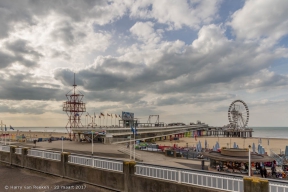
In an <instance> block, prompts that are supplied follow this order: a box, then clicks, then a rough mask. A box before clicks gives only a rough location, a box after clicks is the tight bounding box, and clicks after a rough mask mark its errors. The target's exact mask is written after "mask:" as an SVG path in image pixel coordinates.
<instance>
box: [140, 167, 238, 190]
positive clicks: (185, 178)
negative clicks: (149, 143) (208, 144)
mask: <svg viewBox="0 0 288 192" xmlns="http://www.w3.org/2000/svg"><path fill="white" fill-rule="evenodd" d="M135 174H136V175H141V176H146V177H152V178H157V179H163V180H168V181H174V182H178V183H185V184H191V185H198V186H203V187H207V188H213V189H220V190H226V191H233V192H243V178H236V177H233V176H224V175H217V174H209V173H205V172H197V171H190V170H181V169H175V168H172V167H171V168H168V167H161V166H157V167H156V166H147V165H139V164H137V165H136V173H135Z"/></svg>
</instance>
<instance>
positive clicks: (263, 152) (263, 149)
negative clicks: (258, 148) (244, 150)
mask: <svg viewBox="0 0 288 192" xmlns="http://www.w3.org/2000/svg"><path fill="white" fill-rule="evenodd" d="M262 154H263V155H264V154H265V148H264V147H262Z"/></svg>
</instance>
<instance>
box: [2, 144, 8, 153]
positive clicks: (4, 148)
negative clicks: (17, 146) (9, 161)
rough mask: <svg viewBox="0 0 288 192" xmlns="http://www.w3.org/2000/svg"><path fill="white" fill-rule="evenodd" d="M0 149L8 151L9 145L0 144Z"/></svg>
mask: <svg viewBox="0 0 288 192" xmlns="http://www.w3.org/2000/svg"><path fill="white" fill-rule="evenodd" d="M0 150H1V151H5V152H10V146H6V145H2V146H0Z"/></svg>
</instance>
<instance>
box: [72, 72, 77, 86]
mask: <svg viewBox="0 0 288 192" xmlns="http://www.w3.org/2000/svg"><path fill="white" fill-rule="evenodd" d="M73 86H74V87H76V86H77V85H76V84H75V73H74V85H73Z"/></svg>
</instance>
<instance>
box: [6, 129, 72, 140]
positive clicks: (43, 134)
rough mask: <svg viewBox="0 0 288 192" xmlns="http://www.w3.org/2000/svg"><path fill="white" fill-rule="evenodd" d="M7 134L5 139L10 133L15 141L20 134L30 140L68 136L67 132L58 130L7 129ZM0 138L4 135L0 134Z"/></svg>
mask: <svg viewBox="0 0 288 192" xmlns="http://www.w3.org/2000/svg"><path fill="white" fill-rule="evenodd" d="M1 133H2V134H5V132H4V131H3V132H1ZM6 134H7V136H6V139H9V136H8V134H9V135H10V138H11V140H12V141H15V140H16V139H17V136H18V137H19V136H22V135H24V136H25V138H26V139H28V140H31V139H38V138H50V137H59V138H61V137H62V136H63V137H64V138H65V137H66V138H69V134H68V133H59V132H40V131H38V132H29V131H19V132H17V131H7V132H6ZM1 139H4V136H1Z"/></svg>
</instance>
